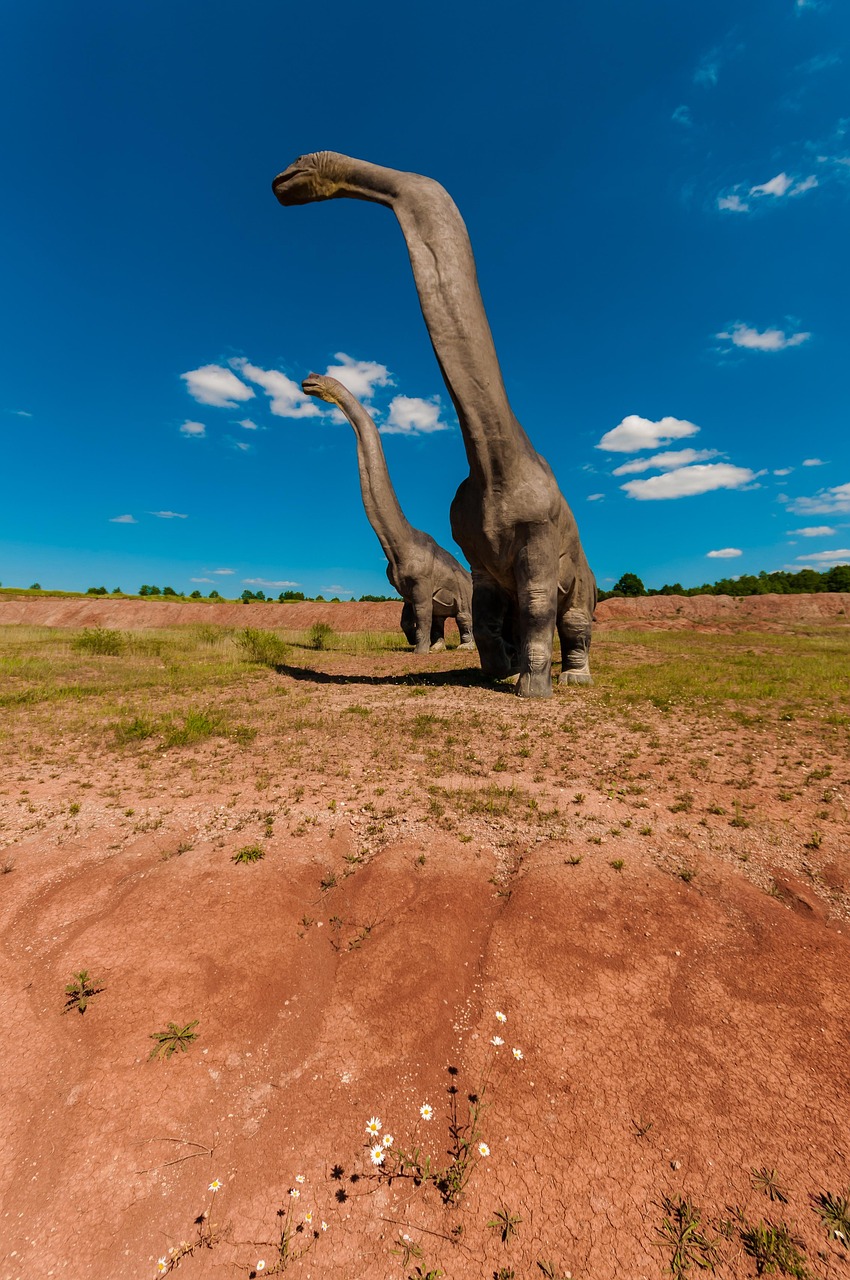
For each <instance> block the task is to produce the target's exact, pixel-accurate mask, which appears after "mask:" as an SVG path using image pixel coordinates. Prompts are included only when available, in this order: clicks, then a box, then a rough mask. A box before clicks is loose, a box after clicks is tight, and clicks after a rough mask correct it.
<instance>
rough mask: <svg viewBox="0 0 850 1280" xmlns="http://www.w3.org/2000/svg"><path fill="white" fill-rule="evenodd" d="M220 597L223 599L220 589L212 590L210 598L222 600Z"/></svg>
mask: <svg viewBox="0 0 850 1280" xmlns="http://www.w3.org/2000/svg"><path fill="white" fill-rule="evenodd" d="M220 599H221V594H220V593H219V592H218V591H211V592H210V600H220Z"/></svg>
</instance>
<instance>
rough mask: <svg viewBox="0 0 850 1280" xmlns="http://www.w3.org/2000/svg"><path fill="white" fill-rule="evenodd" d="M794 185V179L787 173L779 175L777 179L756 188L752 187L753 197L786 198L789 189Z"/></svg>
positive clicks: (751, 193)
mask: <svg viewBox="0 0 850 1280" xmlns="http://www.w3.org/2000/svg"><path fill="white" fill-rule="evenodd" d="M793 185H794V179H793V178H789V177H788V174H787V173H777V175H776V177H775V178H771V179H770V181H769V182H762V183H760V184H759V185H758V186H756V187H750V195H751V196H784V195H785V193H786V191H787V190H788V188H789V187H791V186H793Z"/></svg>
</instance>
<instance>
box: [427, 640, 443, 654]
mask: <svg viewBox="0 0 850 1280" xmlns="http://www.w3.org/2000/svg"><path fill="white" fill-rule="evenodd" d="M445 647H446V642H445V640H443V639H442V637H441V638H440V639H439V640H435V641H434V643H433V644H432V645H431V648H430V649H429V650H428V652H429V653H442V652H443V650H444V649H445Z"/></svg>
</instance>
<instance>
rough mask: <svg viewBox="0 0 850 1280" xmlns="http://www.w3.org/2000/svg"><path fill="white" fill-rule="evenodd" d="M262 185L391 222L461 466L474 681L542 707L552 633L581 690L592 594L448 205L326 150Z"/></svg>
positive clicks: (569, 678)
mask: <svg viewBox="0 0 850 1280" xmlns="http://www.w3.org/2000/svg"><path fill="white" fill-rule="evenodd" d="M272 185H273V190H274V193H275V195H276V197H277V199H278V200H279V201H280V203H281V204H283V205H293V204H307V203H310V202H312V201H316V200H329V199H334V198H339V197H348V198H351V199H356V200H368V201H372V202H374V203H376V204H383V205H386V206H387V207H389V208H391V209H392V210H393V212H394V213H395V215H396V217H397V218H398V221H399V224H400V226H401V229H402V232H403V234H404V238H405V241H406V243H407V248H408V253H409V255H410V262H411V266H412V268H413V275H414V280H415V282H416V289H417V293H418V295H419V302H420V306H421V308H422V314H423V317H424V319H425V324H426V326H427V328H428V333H429V336H430V338H431V344H432V346H433V348H434V352H435V354H436V357H437V360H438V362H439V365H440V369H441V372H442V374H443V378H444V379H445V383H446V387H447V389H448V392H449V395H450V396H451V398H452V401H453V403H454V406H455V409H456V410H457V415H458V421H459V423H460V428H461V431H462V433H463V439H464V445H465V447H466V454H467V458H468V461H469V468H470V474H469V476H468V478H467V479H466V480H464V482H463V483H462V484H461V486H460V488H459V489H458V492H457V495H456V497H455V499H454V502H453V503H452V509H451V519H452V532H453V534H454V537H455V539H456V541H457V543H458V545H459V546H460V547H462V549H463V551H464V553H465V555H466V557H467V559H468V560H469V563H470V565H471V566H472V582H473V597H472V614H473V630H474V634H475V641H476V643H477V645H478V649H479V653H480V655H481V666H482V669H483V671H484V672H485V674H487V675H489V676H491V677H492V678H494V679H504V678H505V677H507V676H510V675H514V674H518V676H519V678H518V680H517V693H518V694H519V695H520V696H521V697H532V698H534V697H536V698H546V697H550V696H551V693H552V673H551V665H552V644H553V639H554V633H555V629H556V627H557V630H558V636H559V639H560V643H561V666H562V670H561V681H563V682H565V683H570V684H589V683H591V678H590V669H589V665H588V652H589V647H590V635H591V622H592V616H593V610H594V608H595V605H596V583H595V581H594V578H593V574H592V573H591V571H590V568H589V566H588V564H587V560H586V559H585V555H584V552H583V550H582V547H581V542H580V540H579V535H578V528H577V526H576V522H575V519H574V517H573V515H572V512H571V511H570V509H569V507H568V506H567V503H566V501H565V500H564V498H563V496H562V494H561V492H560V490H559V488H558V485H557V482H556V480H555V477H554V475H553V474H552V471H551V468H550V467H549V465H548V463H547V462H546V461H545V459H543V458H542V457H541V456H540V455H539V454H538V453H537V452H536V451H535V449H534V447H533V445H532V444H531V441H530V440H529V438H528V436H527V435H526V433H525V431H524V430H523V428H522V427H521V426H520V424H519V422H518V421H517V419H516V417H515V416H514V413H513V410H512V409H511V406H510V403H509V401H508V397H507V392H506V391H505V386H504V382H503V379H502V372H501V369H500V367H499V361H498V357H497V355H496V349H495V346H494V343H493V338H492V334H491V333H490V327H489V324H488V322H487V315H486V312H485V310H484V304H483V302H482V300H481V294H480V291H479V288H478V280H477V275H476V271H475V261H474V258H473V255H472V247H471V245H470V243H469V236H468V234H467V230H466V227H465V225H464V223H463V219H462V218H461V216H460V213H459V212H458V210H457V207H456V205H455V204H454V201H453V200H452V199H451V197H450V196H449V194H448V193H447V192H446V191H445V190H444V189H443V187H441V186H440V184H439V183H437V182H435V181H434V180H433V179H431V178H426V177H423V176H422V175H420V174H415V173H403V172H400V171H399V170H396V169H386V168H382V167H381V166H379V165H374V164H370V163H369V162H367V161H364V160H355V159H353V158H351V157H349V156H343V155H340V154H339V153H337V152H333V151H320V152H316V153H315V154H313V155H308V156H301V157H299V159H297V160H296V161H295V162H294V163H293V164H291V165H290V166H289V167H288V168H287V169H285V170H284V171H283V172H282V173H280V174H279V175H278V176H277V177H276V178H275V180H274V182H273V184H272Z"/></svg>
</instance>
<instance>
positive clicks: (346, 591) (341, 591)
mask: <svg viewBox="0 0 850 1280" xmlns="http://www.w3.org/2000/svg"><path fill="white" fill-rule="evenodd" d="M322 591H323V592H325V591H332V592H333V593H334V595H335V596H353V595H354V592H353V591H352V590H351V587H341V586H340V585H339V583H336V582H332V583H331V585H330V586H329V587H322Z"/></svg>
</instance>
